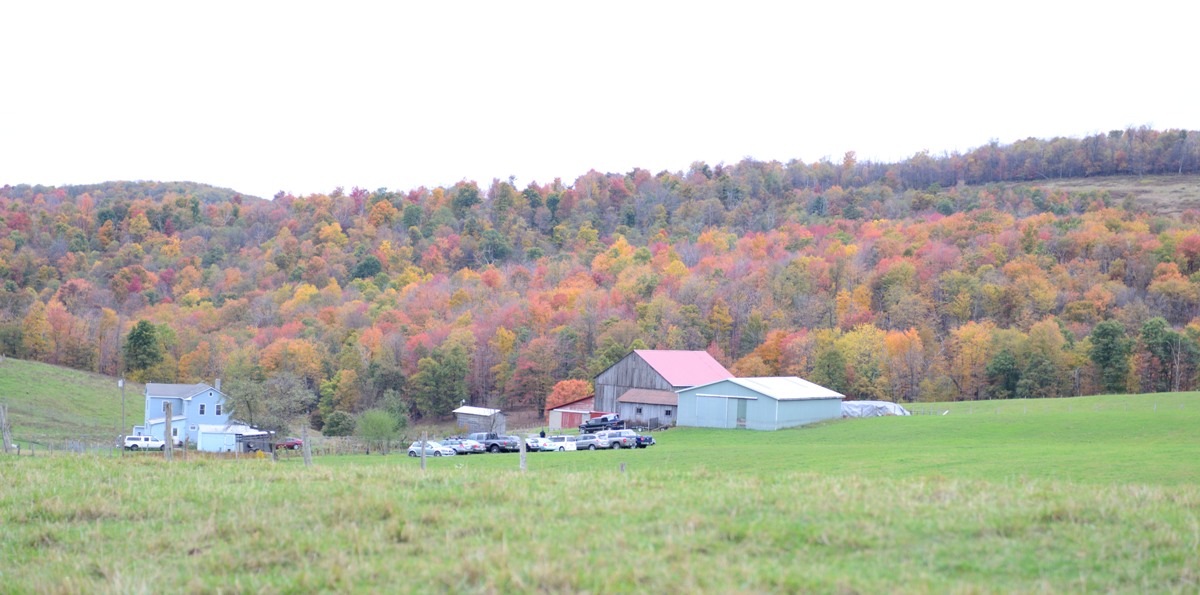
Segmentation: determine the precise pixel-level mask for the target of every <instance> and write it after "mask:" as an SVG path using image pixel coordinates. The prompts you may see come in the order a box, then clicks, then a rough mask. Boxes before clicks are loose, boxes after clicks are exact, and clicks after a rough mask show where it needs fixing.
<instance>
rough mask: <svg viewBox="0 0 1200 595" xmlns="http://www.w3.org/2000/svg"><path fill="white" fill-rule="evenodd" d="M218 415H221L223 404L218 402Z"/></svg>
mask: <svg viewBox="0 0 1200 595" xmlns="http://www.w3.org/2000/svg"><path fill="white" fill-rule="evenodd" d="M217 415H221V404H220V403H218V404H217Z"/></svg>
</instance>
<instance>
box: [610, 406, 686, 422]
mask: <svg viewBox="0 0 1200 595" xmlns="http://www.w3.org/2000/svg"><path fill="white" fill-rule="evenodd" d="M617 406H618V407H620V411H617V413H620V414H621V419H624V420H626V421H627V422H629V423H631V424H633V425H635V426H659V425H664V426H665V425H670V424H672V423H675V416H676V415H677V414H676V410H678V409H679V407H677V406H675V405H651V404H650V403H617ZM638 407H641V408H642V412H641V413H638V412H637V410H638ZM668 409H670V410H671V415H667V410H668Z"/></svg>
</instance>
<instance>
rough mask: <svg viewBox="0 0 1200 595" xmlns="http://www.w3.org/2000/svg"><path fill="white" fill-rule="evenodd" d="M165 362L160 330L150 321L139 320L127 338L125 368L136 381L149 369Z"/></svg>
mask: <svg viewBox="0 0 1200 595" xmlns="http://www.w3.org/2000/svg"><path fill="white" fill-rule="evenodd" d="M162 360H163V350H162V345H161V344H160V343H159V340H158V329H156V328H155V327H154V325H153V324H150V322H149V321H146V320H139V321H138V323H137V324H135V325H133V330H131V331H129V336H127V337H126V338H125V368H126V370H128V371H129V372H130V374H131V377H133V378H134V380H140V379H141V376H142V375H143V374H144V373H145V371H146V370H148V369H149V368H152V367H154V366H155V365H157V364H158V363H159V362H161V361H162Z"/></svg>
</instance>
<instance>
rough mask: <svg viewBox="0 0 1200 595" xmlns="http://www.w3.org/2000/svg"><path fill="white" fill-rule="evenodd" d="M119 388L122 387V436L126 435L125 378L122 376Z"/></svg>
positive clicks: (118, 384) (118, 382)
mask: <svg viewBox="0 0 1200 595" xmlns="http://www.w3.org/2000/svg"><path fill="white" fill-rule="evenodd" d="M117 386H119V387H121V435H122V436H123V435H125V377H124V376H122V377H121V378H120V379H119V380H117Z"/></svg>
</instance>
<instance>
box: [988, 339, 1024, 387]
mask: <svg viewBox="0 0 1200 595" xmlns="http://www.w3.org/2000/svg"><path fill="white" fill-rule="evenodd" d="M987 378H988V382H989V383H991V391H992V395H993V396H995V397H996V398H998V399H1011V398H1013V397H1014V396H1016V394H1017V383H1018V382H1020V380H1021V368H1020V366H1018V365H1017V358H1016V357H1014V356H1013V354H1012V352H1011V351H1009V350H1007V349H1001V350H1000V353H997V354H996V356H995V357H993V358H992V361H990V362H988V365H987Z"/></svg>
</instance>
